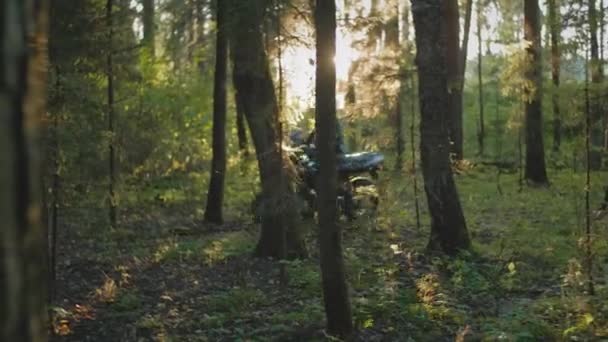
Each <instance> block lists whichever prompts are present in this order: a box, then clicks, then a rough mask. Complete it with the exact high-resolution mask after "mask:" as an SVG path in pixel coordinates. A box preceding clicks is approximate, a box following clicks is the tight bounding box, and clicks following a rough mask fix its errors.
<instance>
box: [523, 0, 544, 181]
mask: <svg viewBox="0 0 608 342" xmlns="http://www.w3.org/2000/svg"><path fill="white" fill-rule="evenodd" d="M540 29H541V25H540V9H539V7H538V0H525V1H524V39H525V40H526V42H527V43H528V46H527V47H526V52H527V54H528V57H529V60H530V65H529V66H528V68H527V69H526V72H525V74H526V75H525V76H526V79H527V80H528V81H529V83H530V84H532V85H533V89H529V88H528V89H526V95H527V96H526V97H527V98H526V118H525V126H526V128H525V130H526V169H525V178H526V181H528V182H530V183H533V184H536V185H548V184H549V180H548V178H547V171H546V168H545V149H544V144H543V129H542V59H541V43H540V35H541V30H540Z"/></svg>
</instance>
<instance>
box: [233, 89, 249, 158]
mask: <svg viewBox="0 0 608 342" xmlns="http://www.w3.org/2000/svg"><path fill="white" fill-rule="evenodd" d="M235 88H236V87H235ZM234 100H235V101H234V102H235V104H236V134H237V138H238V143H239V151H241V153H243V154H244V155H247V130H246V128H245V113H243V104H242V103H241V101H240V100H239V96H238V94H236V91H235V95H234Z"/></svg>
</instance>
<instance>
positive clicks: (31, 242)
mask: <svg viewBox="0 0 608 342" xmlns="http://www.w3.org/2000/svg"><path fill="white" fill-rule="evenodd" d="M0 7H1V9H0V39H1V41H2V42H3V44H2V45H0V66H1V68H2V69H1V71H0V83H1V84H2V86H0V101H1V102H2V104H3V105H2V106H0V165H3V166H5V167H2V168H0V217H2V220H0V260H2V262H0V296H2V297H1V298H2V299H1V302H2V305H0V322H2V323H1V324H0V340H1V341H26V342H28V341H40V342H42V341H46V339H47V322H46V320H47V319H46V308H45V302H46V295H45V294H46V290H47V289H46V285H47V284H46V282H47V277H46V274H45V268H46V267H45V254H46V253H45V252H46V248H47V246H45V241H46V237H45V229H44V228H43V225H42V224H41V222H40V220H41V206H40V204H41V194H40V189H41V187H40V180H41V177H40V176H41V174H40V140H39V139H40V137H39V127H40V121H41V119H42V117H43V115H45V99H46V94H45V86H46V79H45V77H46V71H47V70H46V68H47V56H46V51H47V49H46V30H47V27H46V25H47V18H46V13H47V3H46V2H45V1H38V2H35V3H34V1H24V0H5V1H3V2H2V3H1V5H0ZM8 71H10V72H8Z"/></svg>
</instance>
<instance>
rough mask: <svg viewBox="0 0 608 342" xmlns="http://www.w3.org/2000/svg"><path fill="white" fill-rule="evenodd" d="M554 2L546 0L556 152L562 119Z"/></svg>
mask: <svg viewBox="0 0 608 342" xmlns="http://www.w3.org/2000/svg"><path fill="white" fill-rule="evenodd" d="M555 1H556V0H548V1H547V5H548V7H549V8H548V12H549V28H550V32H551V79H552V80H553V92H552V102H553V151H555V152H558V151H559V148H560V144H561V141H562V135H561V134H562V133H561V132H562V119H561V114H560V108H559V76H560V75H559V74H560V58H561V56H560V51H559V40H560V31H561V29H560V27H561V25H560V19H559V16H558V12H557V7H556V4H555Z"/></svg>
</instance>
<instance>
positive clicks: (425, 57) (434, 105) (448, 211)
mask: <svg viewBox="0 0 608 342" xmlns="http://www.w3.org/2000/svg"><path fill="white" fill-rule="evenodd" d="M441 3H442V0H426V1H425V0H412V14H413V17H414V27H415V30H416V46H417V47H418V49H417V50H418V53H417V54H418V55H417V56H416V64H417V65H418V75H419V76H418V77H419V82H418V89H419V100H420V112H421V121H420V153H421V156H420V158H421V161H422V174H423V178H424V189H425V192H426V196H427V202H428V207H429V211H430V215H431V237H430V241H429V245H428V247H429V248H430V249H433V250H435V249H441V250H443V251H444V252H446V253H448V254H456V253H457V252H458V251H459V250H462V249H468V248H469V247H470V244H471V243H470V240H469V234H468V231H467V227H466V223H465V219H464V215H463V213H462V208H461V206H460V199H459V197H458V192H457V190H456V184H455V183H454V178H453V175H452V169H451V167H450V158H449V153H450V147H449V139H448V135H447V127H446V121H447V120H446V119H447V118H446V115H447V113H448V108H449V107H448V106H449V94H448V85H447V83H448V79H447V70H446V65H445V60H446V56H445V51H447V49H446V44H447V41H446V38H447V36H446V33H445V27H443V25H442V24H443V23H444V21H442V20H441V19H442V6H441Z"/></svg>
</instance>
